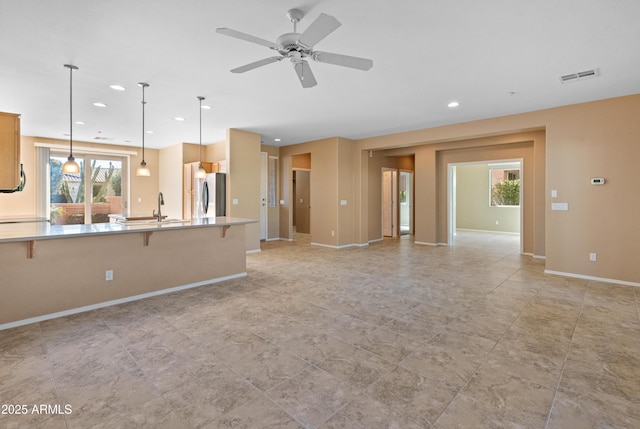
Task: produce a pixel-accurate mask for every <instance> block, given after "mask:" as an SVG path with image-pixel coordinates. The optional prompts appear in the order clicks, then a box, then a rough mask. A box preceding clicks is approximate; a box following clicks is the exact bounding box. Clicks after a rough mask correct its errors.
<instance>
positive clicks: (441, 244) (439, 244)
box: [438, 243, 449, 246]
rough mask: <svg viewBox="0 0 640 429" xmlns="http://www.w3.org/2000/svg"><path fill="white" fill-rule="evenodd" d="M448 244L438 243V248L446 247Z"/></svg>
mask: <svg viewBox="0 0 640 429" xmlns="http://www.w3.org/2000/svg"><path fill="white" fill-rule="evenodd" d="M448 245H449V243H438V246H448Z"/></svg>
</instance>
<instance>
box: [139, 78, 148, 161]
mask: <svg viewBox="0 0 640 429" xmlns="http://www.w3.org/2000/svg"><path fill="white" fill-rule="evenodd" d="M138 85H140V86H141V87H142V162H141V163H140V164H141V165H146V162H145V160H144V105H145V104H147V102H146V101H145V99H144V89H145V88H146V87H148V86H149V84H148V83H144V82H140V83H138Z"/></svg>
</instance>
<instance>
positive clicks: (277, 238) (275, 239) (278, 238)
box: [264, 237, 284, 241]
mask: <svg viewBox="0 0 640 429" xmlns="http://www.w3.org/2000/svg"><path fill="white" fill-rule="evenodd" d="M278 240H284V238H280V237H276V238H267V239H265V240H264V241H278Z"/></svg>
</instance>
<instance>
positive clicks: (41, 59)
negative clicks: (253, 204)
mask: <svg viewBox="0 0 640 429" xmlns="http://www.w3.org/2000/svg"><path fill="white" fill-rule="evenodd" d="M294 7H297V8H299V9H302V10H303V11H304V12H305V13H306V14H307V16H305V18H303V20H302V21H301V22H300V24H299V27H298V31H299V32H300V31H304V29H305V28H306V27H307V26H308V25H309V24H310V23H311V22H312V21H313V20H314V19H315V18H316V17H317V16H318V15H319V14H320V13H321V12H324V13H327V14H329V15H333V16H335V17H336V18H337V19H338V20H339V21H340V22H341V23H342V27H340V28H339V29H338V30H336V31H335V32H334V33H332V34H331V35H329V36H328V37H327V38H326V39H324V40H322V41H321V42H319V43H318V44H317V46H316V49H318V50H322V51H328V52H335V53H341V54H346V55H355V56H359V57H365V58H371V59H372V60H373V62H374V65H373V68H372V69H371V70H369V71H360V70H353V69H348V68H344V67H339V66H334V65H329V64H321V63H314V62H311V67H312V70H313V72H314V74H315V77H316V79H317V80H318V85H317V86H316V87H313V88H309V89H303V88H302V87H301V86H300V82H299V81H298V79H297V77H296V74H295V72H294V70H293V66H292V64H290V63H288V62H287V61H281V62H277V63H274V64H270V65H268V66H265V67H262V68H259V69H256V70H252V71H249V72H247V73H244V74H233V73H230V72H229V70H230V69H232V68H234V67H237V66H241V65H244V64H247V63H250V62H253V61H256V60H259V59H262V58H266V57H270V56H272V55H274V53H273V51H271V50H269V49H267V48H266V47H263V46H260V45H256V44H251V43H247V42H245V41H242V40H238V39H233V38H230V37H226V36H223V35H221V34H218V33H216V32H215V30H216V28H218V27H229V28H232V29H235V30H239V31H242V32H245V33H249V34H252V35H255V36H257V37H260V38H263V39H267V40H272V41H275V40H276V39H277V37H278V36H279V35H281V34H283V33H287V32H291V31H292V24H291V23H290V22H289V21H288V19H287V18H286V12H287V10H289V9H291V8H294ZM639 22H640V1H638V0H536V1H531V0H483V1H477V0H439V1H437V0H393V1H392V0H269V1H265V0H235V1H229V0H226V1H225V0H180V1H177V0H109V1H106V0H56V1H47V0H19V1H18V0H0V59H1V61H0V111H4V112H13V113H20V114H22V134H23V135H31V136H40V137H51V138H60V139H65V138H68V137H65V134H68V132H69V71H68V70H67V69H66V68H64V67H63V64H66V63H71V64H74V65H76V66H78V67H79V70H78V71H77V72H74V77H73V80H74V83H73V85H74V87H73V89H74V91H73V92H74V120H77V121H83V122H85V125H74V129H73V132H74V139H76V140H81V141H92V142H94V141H100V140H96V137H100V138H103V139H105V140H101V141H103V142H106V143H110V144H126V145H132V146H138V145H140V142H141V134H142V118H141V116H142V112H141V103H140V101H141V97H142V93H141V89H140V88H139V87H138V86H137V85H136V84H137V83H138V82H148V83H149V84H150V87H149V88H147V90H146V99H147V108H146V128H147V129H149V130H153V131H154V134H153V135H147V136H146V137H145V144H146V145H147V147H155V148H162V147H166V146H170V145H173V144H176V143H180V142H196V143H197V142H198V138H199V137H198V114H199V109H198V100H197V99H196V97H197V96H204V97H206V100H205V102H204V103H205V104H209V105H211V106H212V109H211V110H208V111H206V110H205V111H203V115H202V116H203V127H202V133H203V142H204V143H210V142H216V141H221V140H223V139H224V137H225V130H226V129H227V128H238V129H243V130H248V131H253V132H256V133H261V134H262V136H263V137H262V139H263V141H264V143H265V144H272V145H289V144H294V143H299V142H303V141H309V140H315V139H320V138H325V137H333V136H343V137H347V138H352V139H357V138H362V137H368V136H374V135H380V134H386V133H391V132H397V131H404V130H411V129H419V128H427V127H433V126H437V125H444V124H451V123H459V122H465V121H470V120H475V119H481V118H487V117H495V116H502V115H507V114H512V113H518V112H526V111H531V110H538V109H543V108H548V107H553V106H559V105H567V104H573V103H579V102H584V101H590V100H597V99H603V98H609V97H615V96H621V95H627V94H637V93H640V75H639V73H638V71H639V70H640V24H639ZM593 68H599V70H600V76H599V77H598V78H594V79H588V80H582V81H579V82H574V83H569V84H562V83H561V82H560V79H559V77H560V76H561V75H566V74H569V73H573V72H580V71H583V70H588V69H593ZM111 84H120V85H123V86H125V87H126V91H124V92H117V91H114V90H112V89H110V88H109V85H111ZM509 92H515V94H514V95H511V96H510V95H507V93H509ZM452 100H457V101H459V102H460V106H459V107H458V108H456V109H450V108H448V107H447V104H448V103H449V102H450V101H452ZM95 101H102V102H104V103H106V104H107V105H108V107H106V108H97V107H94V106H93V105H92V103H93V102H95ZM176 116H181V117H183V118H185V121H184V122H177V121H175V120H174V119H173V118H174V117H176ZM274 138H281V139H282V142H280V143H275V142H274V141H273V140H274Z"/></svg>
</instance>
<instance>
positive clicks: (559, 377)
mask: <svg viewBox="0 0 640 429" xmlns="http://www.w3.org/2000/svg"><path fill="white" fill-rule="evenodd" d="M590 286H591V282H590V281H589V282H587V287H586V289H585V291H584V295H583V296H582V303H581V304H580V311H579V312H578V317H577V318H576V323H574V325H573V330H572V331H571V340H569V347H568V348H567V354H566V355H565V357H564V361H563V362H562V369H561V370H560V375H559V376H558V383H557V384H556V387H555V389H554V391H553V400H552V401H551V406H550V407H549V412H548V413H547V421H546V422H545V424H544V427H545V429H548V427H549V423H550V422H551V412H552V411H553V407H554V406H555V404H556V398H557V397H558V389H559V388H560V383H561V382H562V376H563V375H564V369H565V368H566V367H567V360H568V359H569V353H571V343H573V337H574V336H575V334H576V328H577V327H578V322H579V321H580V317H581V316H582V310H583V308H584V303H585V301H586V300H587V294H588V293H589V287H590Z"/></svg>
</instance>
